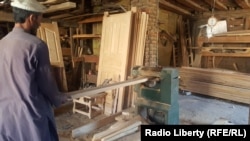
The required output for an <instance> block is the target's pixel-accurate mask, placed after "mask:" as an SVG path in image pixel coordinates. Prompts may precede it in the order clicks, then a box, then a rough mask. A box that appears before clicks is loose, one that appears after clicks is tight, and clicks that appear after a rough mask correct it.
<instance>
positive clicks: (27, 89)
mask: <svg viewBox="0 0 250 141" xmlns="http://www.w3.org/2000/svg"><path fill="white" fill-rule="evenodd" d="M11 6H12V8H13V14H14V21H15V25H14V28H13V29H12V31H11V32H9V33H8V34H7V35H6V36H5V37H3V38H2V40H0V141H58V134H57V130H56V125H55V121H54V114H53V108H54V107H58V106H60V105H61V104H63V103H64V102H65V101H66V96H65V95H64V94H62V93H60V92H59V90H58V88H57V85H56V82H55V80H54V77H53V76H52V74H51V70H50V69H51V66H50V60H49V52H48V47H47V45H46V44H45V42H43V41H42V40H41V39H39V38H37V37H36V31H37V29H38V27H39V26H40V22H41V20H42V13H43V12H44V11H45V7H44V6H43V5H41V4H40V3H39V2H37V1H36V0H14V1H12V2H11Z"/></svg>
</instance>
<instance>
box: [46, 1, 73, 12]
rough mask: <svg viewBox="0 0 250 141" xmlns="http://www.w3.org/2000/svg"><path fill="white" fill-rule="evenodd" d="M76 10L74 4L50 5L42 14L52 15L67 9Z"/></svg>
mask: <svg viewBox="0 0 250 141" xmlns="http://www.w3.org/2000/svg"><path fill="white" fill-rule="evenodd" d="M72 8H76V3H74V2H65V3H61V4H57V5H51V6H50V7H49V8H48V9H47V10H46V11H45V12H44V13H52V12H57V11H62V10H67V9H72Z"/></svg>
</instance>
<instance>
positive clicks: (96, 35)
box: [73, 34, 101, 39]
mask: <svg viewBox="0 0 250 141" xmlns="http://www.w3.org/2000/svg"><path fill="white" fill-rule="evenodd" d="M100 37H101V35H100V34H75V35H73V38H74V39H76V38H85V39H92V38H100Z"/></svg>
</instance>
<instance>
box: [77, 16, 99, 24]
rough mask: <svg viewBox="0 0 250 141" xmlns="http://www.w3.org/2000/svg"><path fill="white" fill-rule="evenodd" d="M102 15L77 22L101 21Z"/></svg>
mask: <svg viewBox="0 0 250 141" xmlns="http://www.w3.org/2000/svg"><path fill="white" fill-rule="evenodd" d="M102 20H103V16H98V17H91V18H87V19H84V20H81V21H79V22H78V24H86V23H93V22H102Z"/></svg>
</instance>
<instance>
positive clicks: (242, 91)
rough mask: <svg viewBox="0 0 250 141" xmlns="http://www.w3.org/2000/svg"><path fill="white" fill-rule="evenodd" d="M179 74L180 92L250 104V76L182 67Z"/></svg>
mask: <svg viewBox="0 0 250 141" xmlns="http://www.w3.org/2000/svg"><path fill="white" fill-rule="evenodd" d="M179 72H180V89H182V90H187V91H191V92H195V93H198V94H205V95H209V96H214V97H219V98H223V99H228V100H232V101H236V102H241V103H250V97H249V96H250V88H249V85H250V83H249V79H250V76H249V74H247V73H240V72H236V71H229V70H218V69H203V68H193V67H182V68H180V69H179Z"/></svg>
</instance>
